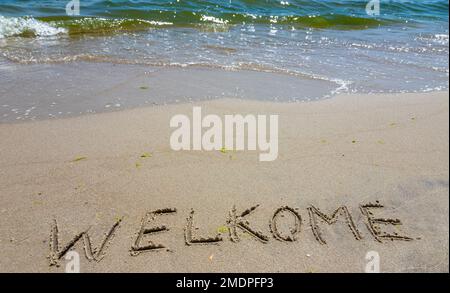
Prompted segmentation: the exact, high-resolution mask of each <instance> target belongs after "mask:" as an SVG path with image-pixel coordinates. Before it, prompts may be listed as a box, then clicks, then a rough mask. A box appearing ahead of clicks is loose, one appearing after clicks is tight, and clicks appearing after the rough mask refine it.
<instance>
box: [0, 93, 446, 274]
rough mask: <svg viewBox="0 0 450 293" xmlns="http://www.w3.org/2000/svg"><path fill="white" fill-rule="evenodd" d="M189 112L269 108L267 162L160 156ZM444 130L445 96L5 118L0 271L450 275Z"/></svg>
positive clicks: (227, 155) (238, 155) (200, 154)
mask: <svg viewBox="0 0 450 293" xmlns="http://www.w3.org/2000/svg"><path fill="white" fill-rule="evenodd" d="M193 105H196V106H201V107H202V111H203V112H204V114H205V115H206V114H207V113H212V114H216V115H224V114H278V115H279V155H278V158H277V159H276V160H275V161H272V162H260V161H259V160H258V154H259V152H257V151H239V152H236V151H229V150H224V151H173V150H171V148H170V145H169V137H170V134H171V132H172V131H173V129H171V128H170V127H169V121H170V118H171V117H172V116H173V115H175V114H186V115H191V113H192V107H193ZM448 131H449V102H448V93H446V92H439V93H428V94H398V95H340V96H337V97H334V98H331V99H328V100H322V101H316V102H306V103H272V102H262V101H243V100H235V99H221V100H215V101H204V102H196V103H194V104H192V103H185V104H177V105H166V106H154V107H145V108H137V109H131V110H124V111H118V112H111V113H103V114H95V115H84V116H80V117H72V118H65V119H55V120H45V121H35V122H26V123H17V124H1V125H0V137H1V138H2V139H1V140H0V153H1V155H0V216H1V221H0V247H1V249H0V271H1V272H63V271H64V270H65V265H66V263H67V261H66V260H65V252H66V251H68V250H69V249H70V250H74V251H77V252H78V253H79V254H80V260H81V271H82V272H364V270H365V268H366V266H367V263H368V260H366V255H367V253H368V252H371V253H369V255H373V252H376V253H378V255H379V259H380V270H381V271H382V272H448V270H449V268H448V261H449V260H448V243H449V231H448V227H449V222H448V219H449V195H448V193H449V136H448ZM104 239H106V241H105V243H104V244H103V243H102V242H103V240H104ZM72 244H73V245H72ZM85 251H86V252H85ZM86 256H87V257H86ZM89 259H90V260H89ZM369 261H370V260H369Z"/></svg>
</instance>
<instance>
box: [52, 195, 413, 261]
mask: <svg viewBox="0 0 450 293" xmlns="http://www.w3.org/2000/svg"><path fill="white" fill-rule="evenodd" d="M258 207H259V205H255V206H252V207H249V208H247V209H243V210H238V209H237V208H236V207H235V206H234V207H233V208H232V209H231V210H230V211H229V214H228V218H227V221H226V223H225V225H224V226H223V227H224V229H223V230H224V233H225V234H228V237H224V236H223V233H221V232H222V231H221V232H218V233H217V234H216V235H197V234H198V233H197V232H196V231H195V230H196V229H195V227H194V221H195V211H194V210H191V211H190V212H189V214H188V217H187V219H186V221H185V224H184V225H185V226H184V235H183V237H184V240H185V244H186V246H192V245H220V243H221V242H223V241H225V238H228V239H229V240H230V241H232V242H239V241H241V238H242V237H241V236H242V235H243V234H246V235H249V236H251V237H252V238H254V239H255V240H257V241H259V242H261V243H263V244H267V243H269V242H270V241H271V240H270V239H273V240H275V241H283V242H296V241H299V239H300V235H301V233H302V226H303V225H304V223H303V222H304V221H305V222H307V225H309V227H310V229H308V230H311V232H309V233H312V234H313V235H314V238H315V239H316V241H317V242H318V243H319V244H321V245H327V241H326V238H325V236H324V235H323V233H322V228H323V227H324V225H333V224H335V223H337V222H338V221H340V222H343V223H345V224H346V226H347V227H348V229H347V230H348V233H349V235H351V237H353V238H354V239H355V240H361V239H362V232H361V231H360V230H359V229H358V228H357V226H356V225H355V222H354V220H353V217H352V215H351V213H350V212H349V210H348V208H347V207H346V206H339V207H338V208H336V209H335V210H334V211H333V212H331V213H325V212H322V211H321V210H320V209H319V208H318V207H316V206H313V205H310V206H309V207H307V208H306V213H307V217H306V218H307V219H305V220H304V219H303V217H302V215H301V214H300V212H299V209H298V208H294V207H290V206H281V207H279V208H277V209H276V210H275V211H274V212H273V214H272V215H271V216H270V218H269V225H268V229H267V230H268V231H267V232H261V231H259V230H257V229H255V228H254V227H253V226H252V223H251V216H252V214H254V213H257V211H258ZM383 208H384V206H383V205H382V204H380V203H379V201H376V202H375V203H364V204H360V205H359V210H360V213H361V214H362V215H363V219H364V223H365V226H366V227H367V231H368V232H369V234H370V235H371V238H373V240H374V241H378V242H380V243H383V242H387V241H389V242H391V241H412V240H414V238H412V237H410V236H406V235H399V234H398V233H396V232H386V230H385V228H386V227H387V226H389V225H394V226H396V225H402V222H401V221H400V219H392V218H382V217H377V216H375V215H374V212H375V211H377V210H381V209H383ZM177 214H178V212H177V209H176V208H163V209H157V210H153V211H149V212H147V213H146V214H145V215H144V216H143V218H142V220H141V223H140V225H139V226H137V227H136V235H135V237H134V238H133V240H132V242H131V243H130V249H129V250H130V255H131V256H137V255H139V254H141V253H144V252H149V251H170V247H168V246H167V245H166V244H165V243H156V242H154V241H152V235H154V234H156V233H162V232H165V233H170V231H169V227H167V226H166V225H162V224H158V222H159V223H160V222H161V220H163V218H164V217H165V216H174V215H177ZM280 218H284V219H289V220H290V221H289V224H288V225H289V227H283V226H285V225H286V221H283V222H282V221H279V219H280ZM121 224H122V218H120V219H117V220H116V221H115V222H114V223H113V224H112V226H111V228H110V229H109V230H108V231H107V232H106V233H105V237H104V239H103V241H101V243H99V244H98V246H96V247H93V245H92V241H91V235H90V234H89V232H88V230H85V231H81V232H79V233H78V234H76V235H75V236H74V237H73V238H72V239H71V240H70V241H68V242H66V244H65V245H63V246H61V245H60V244H59V243H60V239H59V227H58V223H57V220H56V219H53V223H52V227H51V234H50V256H49V260H50V265H56V266H58V265H59V260H61V258H63V257H64V255H66V253H67V252H68V251H69V250H71V249H73V248H74V247H75V245H76V244H77V243H78V242H82V243H83V247H84V252H85V256H86V258H87V259H88V260H89V261H97V262H99V261H101V260H102V258H103V257H105V255H106V251H107V249H108V246H109V245H111V244H112V243H113V238H114V236H115V235H116V234H118V232H119V228H120V225H121ZM174 236H175V235H174ZM180 236H181V235H180ZM416 239H420V238H416Z"/></svg>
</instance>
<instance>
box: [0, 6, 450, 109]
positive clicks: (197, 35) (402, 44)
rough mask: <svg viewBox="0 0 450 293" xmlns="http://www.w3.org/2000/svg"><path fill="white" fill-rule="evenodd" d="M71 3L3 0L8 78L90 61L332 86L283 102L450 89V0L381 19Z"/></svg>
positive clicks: (334, 9) (1, 44) (0, 40)
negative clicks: (73, 7)
mask: <svg viewBox="0 0 450 293" xmlns="http://www.w3.org/2000/svg"><path fill="white" fill-rule="evenodd" d="M67 2H68V1H56V0H46V1H29V0H25V1H13V0H4V1H1V3H0V15H1V16H0V72H1V71H2V73H1V75H0V77H2V76H6V75H7V74H8V72H11V70H12V68H15V67H16V66H17V64H41V63H43V64H54V63H56V64H59V63H70V62H74V61H83V62H91V63H96V62H102V63H110V64H133V65H145V66H152V67H155V66H157V67H175V68H188V67H194V68H199V67H201V68H218V69H224V70H229V71H230V70H231V71H233V70H234V71H236V70H251V71H258V72H274V73H279V74H286V75H289V76H294V77H296V78H297V79H298V80H301V81H302V83H301V84H304V82H305V81H312V80H315V81H322V82H324V83H326V84H327V85H331V86H330V87H328V86H327V87H325V88H326V89H327V91H326V92H324V91H323V90H322V89H320V88H317V90H315V91H314V90H309V89H308V90H305V91H300V92H299V93H298V94H297V95H295V96H294V95H291V94H290V95H289V96H284V97H278V95H276V94H275V93H273V94H272V95H273V96H272V99H273V100H276V99H278V98H281V99H284V100H290V99H292V98H295V99H296V100H302V99H306V98H324V97H329V96H332V95H333V94H336V93H339V92H361V93H378V92H427V91H436V90H447V89H448V77H449V70H448V54H449V50H448V46H449V44H448V1H443V0H426V1H409V0H403V1H401V0H398V1H381V6H380V9H381V14H380V15H379V16H375V17H374V16H369V15H367V13H366V10H365V5H366V4H367V1H361V0H334V1H299V0H296V1H290V0H288V1H253V0H239V1H237V0H232V1H218V0H216V1H211V0H209V1H199V0H198V1H183V0H180V1H140V0H135V1H125V0H112V1H111V0H110V1H99V0H81V7H80V13H81V15H80V16H77V17H74V16H67V15H66V13H65V5H66V3H67ZM25 16H28V17H25ZM7 68H9V69H7ZM33 68H37V67H32V68H30V69H29V70H33ZM121 68H123V67H121ZM3 82H4V83H5V80H4V81H3ZM1 85H2V83H1V81H0V86H1ZM1 94H2V92H0V95H1ZM3 95H6V93H3ZM202 95H203V96H205V95H207V93H204V94H200V96H202ZM280 95H282V92H280ZM266 96H267V95H264V97H262V98H261V99H266ZM0 99H1V97H0Z"/></svg>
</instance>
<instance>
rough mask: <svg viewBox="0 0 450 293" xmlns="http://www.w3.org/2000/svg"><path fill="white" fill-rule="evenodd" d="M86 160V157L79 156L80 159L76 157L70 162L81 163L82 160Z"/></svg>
mask: <svg viewBox="0 0 450 293" xmlns="http://www.w3.org/2000/svg"><path fill="white" fill-rule="evenodd" d="M86 159H87V157H83V156H80V157H76V158H75V159H73V160H72V161H71V162H79V161H83V160H86Z"/></svg>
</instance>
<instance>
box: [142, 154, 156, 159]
mask: <svg viewBox="0 0 450 293" xmlns="http://www.w3.org/2000/svg"><path fill="white" fill-rule="evenodd" d="M152 156H153V155H152V154H151V153H143V154H142V155H141V158H150V157H152Z"/></svg>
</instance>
